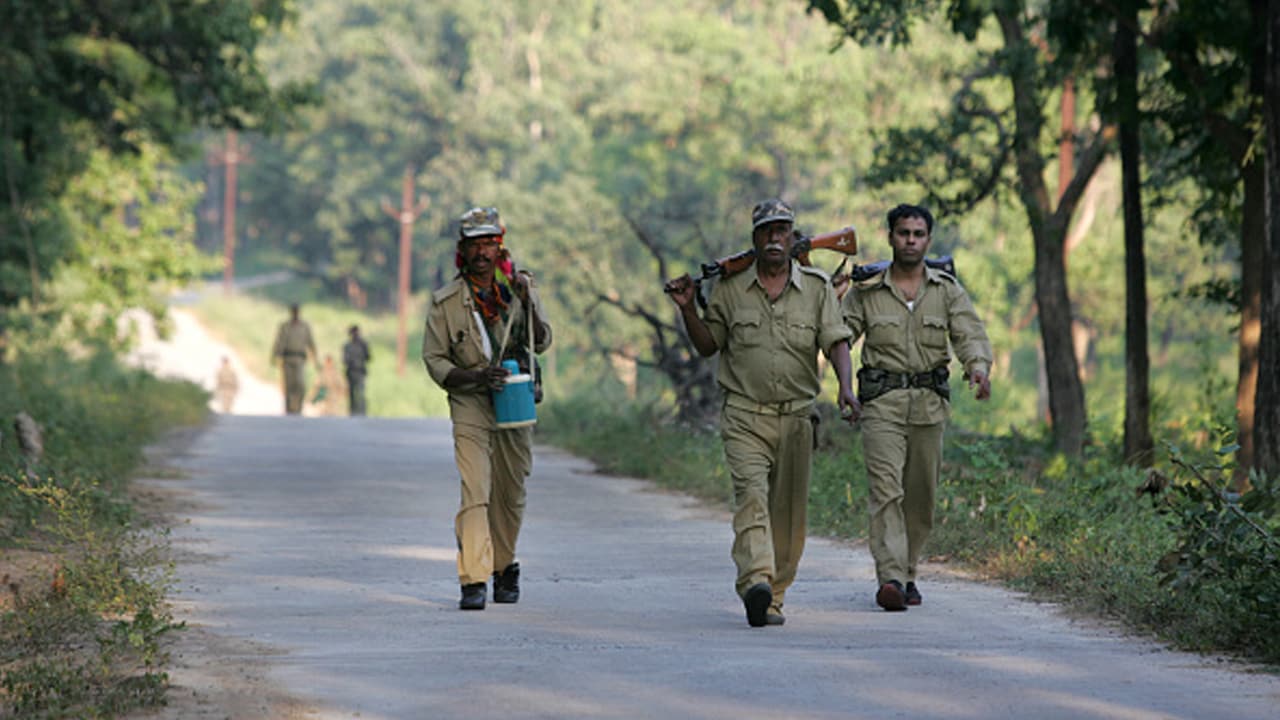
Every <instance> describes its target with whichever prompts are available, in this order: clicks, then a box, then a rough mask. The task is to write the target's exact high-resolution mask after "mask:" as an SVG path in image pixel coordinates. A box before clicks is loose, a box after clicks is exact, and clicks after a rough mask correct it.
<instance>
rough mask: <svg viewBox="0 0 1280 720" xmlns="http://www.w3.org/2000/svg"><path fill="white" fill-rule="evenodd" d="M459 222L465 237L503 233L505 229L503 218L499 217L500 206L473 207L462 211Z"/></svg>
mask: <svg viewBox="0 0 1280 720" xmlns="http://www.w3.org/2000/svg"><path fill="white" fill-rule="evenodd" d="M459 223H460V225H461V227H462V237H464V238H473V237H484V236H485V235H501V234H502V233H503V232H504V230H505V228H503V227H502V220H501V219H499V218H498V208H495V207H473V208H471V209H470V210H468V211H466V212H464V213H462V217H461V218H459Z"/></svg>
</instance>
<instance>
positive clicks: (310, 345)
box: [271, 303, 320, 415]
mask: <svg viewBox="0 0 1280 720" xmlns="http://www.w3.org/2000/svg"><path fill="white" fill-rule="evenodd" d="M308 354H310V355H311V358H312V360H313V361H314V362H315V363H316V369H317V370H318V369H319V366H320V359H319V356H317V355H316V343H315V341H314V340H312V339H311V326H310V325H308V324H307V323H306V321H305V320H303V319H302V318H301V317H300V316H299V310H298V305H297V303H294V304H292V305H290V306H289V319H288V320H286V321H285V322H283V323H280V329H279V330H278V331H276V341H275V344H274V345H273V346H272V348H271V358H272V360H273V361H275V362H278V363H280V365H281V367H282V369H283V370H284V411H285V413H286V414H289V415H297V414H299V413H301V412H302V401H303V399H304V398H305V397H306V396H307V382H306V377H305V375H306V365H307V355H308Z"/></svg>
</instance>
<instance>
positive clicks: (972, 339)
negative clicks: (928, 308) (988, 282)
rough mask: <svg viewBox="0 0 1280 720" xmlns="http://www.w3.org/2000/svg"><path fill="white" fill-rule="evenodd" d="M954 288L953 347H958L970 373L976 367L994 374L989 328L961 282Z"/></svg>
mask: <svg viewBox="0 0 1280 720" xmlns="http://www.w3.org/2000/svg"><path fill="white" fill-rule="evenodd" d="M950 288H951V290H950V292H951V298H950V302H948V303H947V306H948V312H949V314H950V317H949V318H948V321H949V322H948V324H949V325H950V328H951V347H952V348H954V349H955V351H956V356H957V357H959V358H960V362H961V363H962V364H963V365H964V369H965V372H966V373H972V372H974V371H975V370H976V371H980V372H981V373H982V374H984V375H990V374H991V362H992V359H993V357H994V355H993V353H992V351H991V340H990V339H988V337H987V330H986V328H985V327H983V325H982V320H981V319H980V318H979V317H978V312H977V311H976V310H975V309H974V307H973V301H971V300H970V299H969V293H967V292H965V290H964V288H962V287H960V286H959V285H951V286H950Z"/></svg>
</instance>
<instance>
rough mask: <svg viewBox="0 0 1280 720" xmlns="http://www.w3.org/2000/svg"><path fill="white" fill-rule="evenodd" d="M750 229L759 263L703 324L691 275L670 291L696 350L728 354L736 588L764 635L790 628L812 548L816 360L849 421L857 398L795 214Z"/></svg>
mask: <svg viewBox="0 0 1280 720" xmlns="http://www.w3.org/2000/svg"><path fill="white" fill-rule="evenodd" d="M751 221H752V244H753V246H754V247H755V262H754V264H753V265H752V266H751V267H750V268H749V269H747V270H746V271H744V272H741V273H739V274H737V275H734V276H732V277H728V278H724V279H722V280H721V281H720V282H719V283H718V284H717V285H716V287H715V290H713V291H712V293H711V301H710V305H709V307H708V308H707V312H706V317H705V318H702V317H699V316H698V312H697V309H696V308H695V306H694V302H693V301H694V294H695V293H696V292H697V290H696V288H695V286H694V284H693V280H692V279H691V278H690V277H689V276H688V275H684V276H681V277H679V278H676V279H675V280H672V281H670V282H668V283H667V287H666V290H667V292H669V293H670V294H671V297H672V299H673V300H674V301H675V303H676V305H677V306H678V307H679V308H680V315H681V317H682V318H683V319H684V324H685V329H686V330H687V332H688V334H689V339H690V340H691V341H692V342H693V346H694V347H695V348H696V349H697V350H698V352H699V353H700V354H701V355H702V356H703V357H709V356H711V355H714V354H715V353H716V352H719V353H720V368H719V376H718V380H719V383H720V387H721V389H722V390H723V391H724V409H723V411H722V415H721V427H720V433H721V437H722V439H723V441H724V453H725V460H726V461H727V463H728V465H729V472H730V474H731V475H732V477H733V505H734V514H733V532H734V541H733V551H732V555H733V560H734V563H735V564H736V565H737V569H738V577H737V582H736V589H737V591H738V595H739V597H741V598H742V602H743V606H744V607H745V609H746V614H747V623H748V624H749V625H751V626H752V627H761V626H764V625H781V624H783V622H785V619H784V617H783V614H782V606H783V600H784V598H785V596H786V592H787V588H788V587H789V586H790V585H791V583H792V582H793V581H794V580H795V576H796V568H797V566H798V565H799V564H800V554H801V553H802V552H803V550H804V541H805V532H806V520H807V517H806V513H807V505H808V498H809V473H810V460H811V457H810V456H811V453H812V451H813V439H814V432H815V428H814V425H813V423H812V422H811V420H810V416H811V414H812V412H813V404H814V400H815V399H816V398H817V396H818V393H819V392H820V391H821V382H820V381H821V378H820V376H819V374H818V363H817V357H818V353H819V352H825V353H826V354H827V358H828V359H829V360H830V361H831V365H832V367H834V368H835V371H836V377H837V378H838V380H839V383H840V389H839V394H838V396H837V398H836V400H837V402H838V403H839V405H840V406H841V408H842V409H844V410H845V412H848V413H852V412H853V409H854V408H855V406H856V405H857V402H858V401H857V398H855V397H854V395H853V389H852V386H851V379H850V373H851V366H850V361H849V343H848V340H849V329H848V328H846V327H845V326H844V323H843V322H841V319H840V312H839V306H838V304H837V302H836V296H835V291H834V290H833V289H832V287H831V283H830V281H829V280H828V278H827V276H826V275H825V274H823V273H822V272H821V271H819V270H815V269H813V268H809V267H804V266H801V265H800V264H799V263H798V262H796V261H794V260H793V259H792V258H791V242H792V238H793V236H792V227H793V223H794V221H795V213H794V212H793V211H792V209H791V208H790V207H789V206H788V205H787V204H786V203H784V202H782V201H781V200H767V201H765V202H762V203H760V204H758V205H756V207H755V208H754V210H753V211H752V214H751Z"/></svg>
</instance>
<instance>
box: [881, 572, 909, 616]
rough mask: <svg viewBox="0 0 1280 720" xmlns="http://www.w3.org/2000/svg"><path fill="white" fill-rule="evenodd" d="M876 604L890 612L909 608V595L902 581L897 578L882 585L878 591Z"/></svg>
mask: <svg viewBox="0 0 1280 720" xmlns="http://www.w3.org/2000/svg"><path fill="white" fill-rule="evenodd" d="M876 604H877V605H879V606H880V607H882V608H884V609H885V610H887V611H889V612H897V611H899V610H906V609H907V596H906V593H904V592H903V591H902V583H900V582H898V581H897V580H890V581H889V582H887V583H885V584H883V585H881V586H880V590H879V591H877V592H876Z"/></svg>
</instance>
